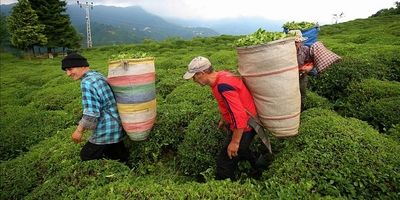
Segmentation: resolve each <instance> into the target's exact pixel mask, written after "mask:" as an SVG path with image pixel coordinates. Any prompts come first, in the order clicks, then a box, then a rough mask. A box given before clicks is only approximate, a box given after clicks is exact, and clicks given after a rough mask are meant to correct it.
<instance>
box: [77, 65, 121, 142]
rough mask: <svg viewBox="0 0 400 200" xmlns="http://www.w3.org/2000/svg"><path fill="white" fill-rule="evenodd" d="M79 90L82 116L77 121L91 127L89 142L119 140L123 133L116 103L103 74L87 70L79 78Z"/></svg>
mask: <svg viewBox="0 0 400 200" xmlns="http://www.w3.org/2000/svg"><path fill="white" fill-rule="evenodd" d="M81 90H82V106H83V117H82V119H81V121H80V122H79V123H80V124H82V125H83V126H84V127H85V128H86V129H87V127H93V129H94V131H93V134H92V136H91V137H90V138H89V142H91V143H94V144H113V143H118V142H120V141H121V140H122V139H123V136H124V135H123V133H122V132H121V131H122V127H121V124H120V120H119V115H118V110H117V104H116V102H115V98H114V94H113V92H112V90H111V88H110V86H109V85H108V83H107V81H106V79H105V78H104V76H103V75H102V74H100V73H98V72H96V71H93V70H89V71H88V72H86V73H85V75H83V77H82V79H81ZM111 115H112V116H111ZM117 119H118V120H117ZM88 124H89V125H88ZM89 129H90V128H89Z"/></svg>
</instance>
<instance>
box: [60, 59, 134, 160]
mask: <svg viewBox="0 0 400 200" xmlns="http://www.w3.org/2000/svg"><path fill="white" fill-rule="evenodd" d="M61 68H62V70H64V71H66V73H67V75H68V76H69V77H71V78H72V79H74V80H79V79H80V80H81V84H80V85H81V90H82V105H83V116H82V119H81V120H80V121H79V125H78V126H77V128H76V130H75V131H74V132H73V133H72V136H71V137H72V140H73V141H74V142H76V143H80V142H81V141H82V135H83V133H84V131H85V130H93V134H92V136H91V137H90V138H89V141H88V142H86V144H85V145H84V146H83V148H82V150H81V153H80V156H81V159H82V160H83V161H85V160H94V159H102V158H107V159H113V160H119V161H121V162H127V159H128V152H127V150H126V148H125V145H124V142H123V137H124V134H123V133H122V126H121V122H120V119H119V115H118V111H117V105H116V101H115V98H114V94H113V92H112V90H111V88H110V86H109V85H108V83H107V81H106V79H105V77H104V76H103V75H102V74H100V73H99V72H96V71H94V70H91V69H90V68H89V63H88V62H87V60H86V58H84V57H83V56H81V55H79V54H76V53H71V54H69V55H68V56H66V57H65V58H64V59H63V60H62V67H61Z"/></svg>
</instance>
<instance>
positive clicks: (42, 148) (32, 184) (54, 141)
mask: <svg viewBox="0 0 400 200" xmlns="http://www.w3.org/2000/svg"><path fill="white" fill-rule="evenodd" d="M73 131H74V129H72V128H70V129H65V130H64V131H60V132H57V133H55V134H54V135H53V136H52V137H50V138H48V139H46V140H43V141H41V142H40V143H39V144H37V145H35V146H34V147H32V148H31V149H30V151H29V152H27V153H26V154H23V155H21V156H19V157H17V158H15V159H13V160H10V161H6V162H1V163H0V173H1V182H0V189H1V191H3V192H1V194H0V195H1V199H22V198H23V197H24V196H26V195H28V194H29V193H30V192H32V190H34V188H36V187H37V186H39V185H41V184H42V183H44V182H45V181H46V180H47V179H48V178H49V177H53V176H56V175H57V174H58V173H59V171H62V170H63V169H64V168H68V167H70V166H72V165H75V164H77V163H78V162H79V160H80V158H79V148H80V147H79V145H75V144H74V143H73V142H72V141H71V133H72V132H73Z"/></svg>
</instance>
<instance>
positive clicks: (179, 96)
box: [165, 81, 215, 106]
mask: <svg viewBox="0 0 400 200" xmlns="http://www.w3.org/2000/svg"><path fill="white" fill-rule="evenodd" d="M165 101H166V103H168V104H176V103H179V102H183V101H188V102H191V103H192V104H193V105H198V106H200V105H201V104H203V103H206V102H208V101H215V100H214V97H213V95H212V92H211V89H210V87H208V86H204V87H201V86H199V85H198V84H197V83H194V82H193V81H190V82H187V83H184V84H182V85H179V86H176V88H175V89H174V90H173V91H172V92H171V93H170V94H168V95H167V96H166V97H165Z"/></svg>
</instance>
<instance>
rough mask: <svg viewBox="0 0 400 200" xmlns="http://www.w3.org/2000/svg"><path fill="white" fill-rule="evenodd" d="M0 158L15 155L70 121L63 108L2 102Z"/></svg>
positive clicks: (62, 127) (69, 116)
mask: <svg viewBox="0 0 400 200" xmlns="http://www.w3.org/2000/svg"><path fill="white" fill-rule="evenodd" d="M0 115H1V117H0V129H1V133H0V137H1V139H2V142H1V145H0V151H1V152H2V153H1V155H0V160H7V159H11V158H14V157H16V156H18V155H20V154H21V153H24V152H27V151H29V149H30V147H31V146H33V145H35V144H37V143H38V142H40V141H42V140H45V139H46V138H48V137H50V136H52V135H54V134H55V133H56V132H57V131H59V130H62V129H64V128H66V127H68V126H70V125H71V124H72V123H73V117H72V116H71V115H70V114H68V113H67V112H64V111H43V110H38V109H36V108H33V107H32V106H3V107H2V109H1V110H0Z"/></svg>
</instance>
